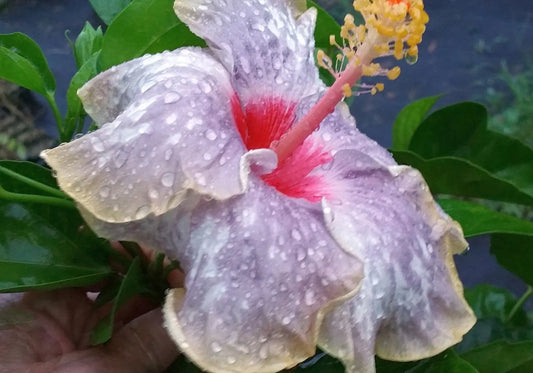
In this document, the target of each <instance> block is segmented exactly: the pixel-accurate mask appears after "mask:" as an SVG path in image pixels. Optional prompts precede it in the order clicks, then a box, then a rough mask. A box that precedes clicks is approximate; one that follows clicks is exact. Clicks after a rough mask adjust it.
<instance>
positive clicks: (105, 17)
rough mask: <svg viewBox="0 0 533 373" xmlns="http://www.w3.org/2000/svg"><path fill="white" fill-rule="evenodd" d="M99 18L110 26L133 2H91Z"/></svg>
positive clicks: (102, 0)
mask: <svg viewBox="0 0 533 373" xmlns="http://www.w3.org/2000/svg"><path fill="white" fill-rule="evenodd" d="M89 2H90V3H91V5H92V7H93V9H94V11H95V12H96V14H98V16H99V17H100V18H101V19H102V21H104V22H105V24H106V25H109V24H110V23H111V22H112V21H113V19H115V17H116V16H117V15H118V14H119V13H120V12H121V11H122V10H123V9H124V8H125V7H126V6H128V4H129V3H131V0H89Z"/></svg>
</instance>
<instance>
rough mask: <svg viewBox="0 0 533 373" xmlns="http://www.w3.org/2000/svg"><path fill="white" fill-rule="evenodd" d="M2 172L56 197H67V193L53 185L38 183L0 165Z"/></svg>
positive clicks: (0, 171)
mask: <svg viewBox="0 0 533 373" xmlns="http://www.w3.org/2000/svg"><path fill="white" fill-rule="evenodd" d="M2 173H3V174H4V175H7V176H9V177H11V178H13V179H15V180H17V181H20V182H21V183H24V184H27V185H29V186H31V187H34V188H36V189H39V190H41V191H43V192H45V193H48V194H51V195H53V196H56V197H58V198H62V199H66V198H68V197H67V195H66V194H65V193H63V192H62V191H60V190H59V189H56V188H54V187H51V186H49V185H46V184H43V183H40V182H38V181H36V180H33V179H31V178H29V177H27V176H24V175H21V174H19V173H17V172H15V171H12V170H10V169H8V168H5V167H2V166H0V174H2Z"/></svg>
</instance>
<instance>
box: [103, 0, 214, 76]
mask: <svg viewBox="0 0 533 373" xmlns="http://www.w3.org/2000/svg"><path fill="white" fill-rule="evenodd" d="M173 3H174V0H134V1H132V2H131V4H130V5H128V6H127V7H126V8H125V9H124V11H123V12H122V13H120V15H119V16H118V17H117V18H116V19H115V20H114V21H113V22H112V23H111V24H110V25H109V28H108V29H107V31H106V33H105V36H104V40H103V44H102V52H101V53H100V59H99V66H100V68H101V69H102V70H105V69H108V68H110V67H111V66H114V65H118V64H120V63H122V62H125V61H129V60H131V59H133V58H136V57H140V56H142V55H144V54H146V53H157V52H162V51H164V50H174V49H176V48H179V47H183V46H204V45H205V42H204V41H203V40H202V39H200V38H199V37H197V36H196V35H194V34H193V33H192V32H191V31H190V30H189V29H188V28H187V26H186V25H185V24H184V23H183V22H181V21H180V20H179V19H178V18H177V17H176V15H175V14H174V12H173V11H172V5H173Z"/></svg>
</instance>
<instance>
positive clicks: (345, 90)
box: [342, 83, 352, 97]
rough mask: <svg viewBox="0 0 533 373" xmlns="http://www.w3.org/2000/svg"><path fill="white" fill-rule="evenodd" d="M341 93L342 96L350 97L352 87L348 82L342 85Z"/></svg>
mask: <svg viewBox="0 0 533 373" xmlns="http://www.w3.org/2000/svg"><path fill="white" fill-rule="evenodd" d="M342 94H343V95H344V97H351V96H352V87H350V85H349V84H348V83H346V84H345V85H343V86H342Z"/></svg>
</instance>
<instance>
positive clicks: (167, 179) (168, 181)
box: [161, 172, 174, 188]
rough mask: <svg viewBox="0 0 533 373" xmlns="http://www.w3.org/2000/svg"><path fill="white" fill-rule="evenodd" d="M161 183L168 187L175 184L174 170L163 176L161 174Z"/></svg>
mask: <svg viewBox="0 0 533 373" xmlns="http://www.w3.org/2000/svg"><path fill="white" fill-rule="evenodd" d="M161 184H163V186H166V187H168V188H170V187H171V186H172V185H174V174H173V173H172V172H165V173H164V174H163V176H161Z"/></svg>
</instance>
